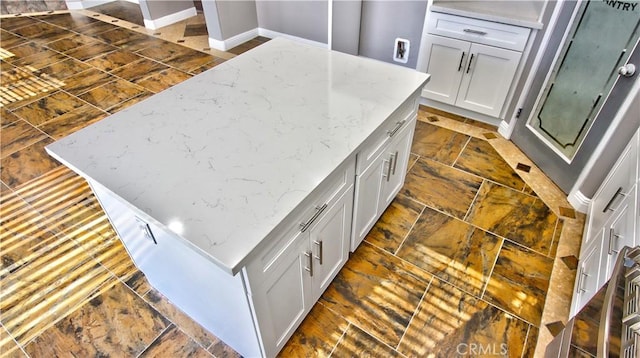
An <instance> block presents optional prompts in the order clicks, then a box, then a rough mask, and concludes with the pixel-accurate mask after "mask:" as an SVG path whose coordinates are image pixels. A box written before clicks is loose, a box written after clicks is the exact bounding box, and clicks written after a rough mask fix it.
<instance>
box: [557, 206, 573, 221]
mask: <svg viewBox="0 0 640 358" xmlns="http://www.w3.org/2000/svg"><path fill="white" fill-rule="evenodd" d="M558 212H559V213H560V216H564V217H566V218H570V219H575V218H576V211H575V210H574V209H573V208H567V207H564V206H561V207H559V208H558Z"/></svg>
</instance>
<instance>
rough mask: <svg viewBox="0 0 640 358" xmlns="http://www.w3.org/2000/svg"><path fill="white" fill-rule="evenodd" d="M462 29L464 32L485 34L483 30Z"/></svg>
mask: <svg viewBox="0 0 640 358" xmlns="http://www.w3.org/2000/svg"><path fill="white" fill-rule="evenodd" d="M462 31H464V32H466V33H468V34H474V35H481V36H484V35H486V34H487V33H486V32H485V31H480V30H474V29H464V30H462Z"/></svg>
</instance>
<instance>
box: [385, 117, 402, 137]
mask: <svg viewBox="0 0 640 358" xmlns="http://www.w3.org/2000/svg"><path fill="white" fill-rule="evenodd" d="M406 121H407V120H406V119H405V120H402V121H400V122H396V126H395V127H394V128H393V129H392V130H390V131H387V134H388V135H389V137H393V136H394V135H395V134H396V132H397V131H398V130H400V128H402V125H403V124H404V122H406Z"/></svg>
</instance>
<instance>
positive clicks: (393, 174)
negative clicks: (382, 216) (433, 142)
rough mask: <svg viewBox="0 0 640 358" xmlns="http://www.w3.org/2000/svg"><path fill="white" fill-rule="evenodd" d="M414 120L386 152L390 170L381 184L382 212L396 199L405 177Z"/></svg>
mask: <svg viewBox="0 0 640 358" xmlns="http://www.w3.org/2000/svg"><path fill="white" fill-rule="evenodd" d="M414 121H415V118H414V119H412V121H411V122H410V123H409V125H408V126H405V127H404V128H403V129H402V130H401V131H400V132H399V133H398V134H396V137H395V138H394V141H393V143H392V144H391V146H390V148H389V150H388V151H387V153H388V155H389V158H390V162H389V163H390V165H391V168H390V169H388V173H387V176H386V178H385V181H386V182H383V188H382V197H381V199H382V200H383V202H382V204H381V205H380V206H381V208H382V211H384V209H385V208H386V207H387V206H389V204H391V202H392V201H393V199H394V198H395V197H396V195H397V194H398V192H399V191H400V189H401V188H402V185H403V184H404V179H405V176H406V168H407V164H408V163H409V154H410V152H411V141H412V139H413V132H414V129H415V125H413V122H414Z"/></svg>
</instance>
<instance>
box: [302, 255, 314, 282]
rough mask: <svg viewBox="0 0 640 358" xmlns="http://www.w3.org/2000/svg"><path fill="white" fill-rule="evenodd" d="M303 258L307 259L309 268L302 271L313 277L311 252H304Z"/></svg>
mask: <svg viewBox="0 0 640 358" xmlns="http://www.w3.org/2000/svg"><path fill="white" fill-rule="evenodd" d="M304 256H306V257H307V258H308V259H309V261H308V262H309V266H308V267H307V266H305V267H304V270H305V271H307V272H308V273H309V276H311V277H313V255H311V251H305V252H304Z"/></svg>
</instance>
